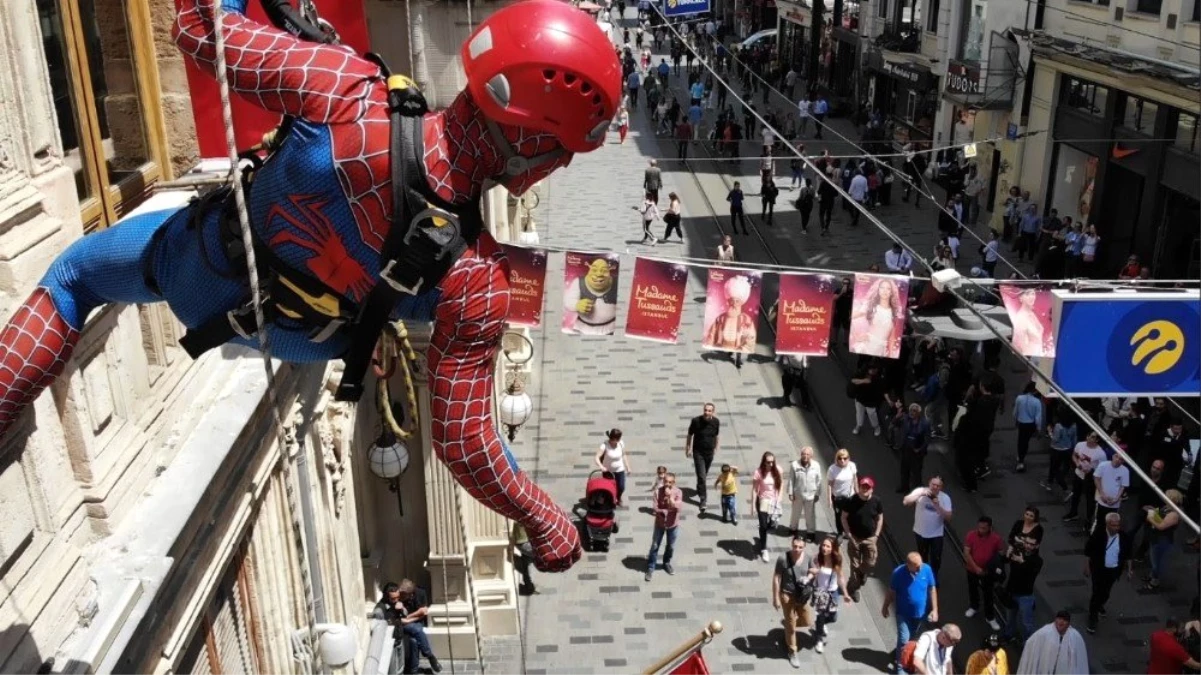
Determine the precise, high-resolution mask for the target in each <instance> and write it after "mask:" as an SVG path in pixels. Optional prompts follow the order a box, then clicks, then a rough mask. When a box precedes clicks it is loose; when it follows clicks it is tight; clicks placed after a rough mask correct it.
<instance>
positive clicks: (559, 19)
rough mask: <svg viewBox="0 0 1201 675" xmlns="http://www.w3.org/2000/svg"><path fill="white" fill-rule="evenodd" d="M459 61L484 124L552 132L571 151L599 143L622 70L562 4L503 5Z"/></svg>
mask: <svg viewBox="0 0 1201 675" xmlns="http://www.w3.org/2000/svg"><path fill="white" fill-rule="evenodd" d="M462 57H463V69H464V70H465V71H466V72H467V88H468V90H470V92H471V97H472V99H473V100H474V101H475V103H476V105H478V106H479V107H480V109H481V110H482V111H483V112H484V115H485V116H486V117H487V118H488V119H491V120H493V121H495V122H499V123H501V124H507V125H512V126H519V127H523V128H525V129H529V130H531V131H537V132H543V133H548V134H552V135H554V136H555V137H556V138H557V139H559V142H560V143H561V144H562V145H563V147H564V148H566V149H567V150H568V151H570V152H589V151H591V150H595V149H596V148H598V147H600V145H601V144H602V143H603V142H604V140H605V132H606V131H607V130H608V126H609V121H610V120H612V119H613V116H614V115H615V114H616V112H617V106H618V105H619V103H620V102H621V65H620V64H619V63H618V62H617V55H616V54H615V53H614V51H613V43H612V42H611V41H610V40H609V37H608V36H607V35H605V33H604V31H602V30H601V29H600V27H599V26H597V25H596V22H595V21H593V19H592V18H591V17H590V16H588V14H587V13H585V12H584V11H582V10H579V9H576V8H575V7H573V6H571V5H570V4H568V3H567V2H564V1H563V0H525V1H524V2H518V3H515V4H512V5H509V6H508V7H505V8H504V9H501V10H500V11H498V12H496V13H494V14H492V15H491V16H489V17H488V18H487V19H485V20H484V22H483V23H481V24H480V26H479V28H477V29H476V31H475V32H474V33H472V35H471V37H470V38H469V39H468V40H467V42H465V43H463V51H462Z"/></svg>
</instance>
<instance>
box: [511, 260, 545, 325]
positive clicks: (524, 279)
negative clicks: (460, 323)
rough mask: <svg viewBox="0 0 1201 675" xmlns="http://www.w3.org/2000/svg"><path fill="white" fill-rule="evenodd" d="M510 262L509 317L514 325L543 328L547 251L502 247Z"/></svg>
mask: <svg viewBox="0 0 1201 675" xmlns="http://www.w3.org/2000/svg"><path fill="white" fill-rule="evenodd" d="M501 247H502V248H503V249H504V250H505V257H506V258H508V259H509V317H508V318H507V319H506V321H508V322H509V323H511V324H513V325H514V326H529V327H530V328H537V327H538V326H541V325H542V296H543V294H544V293H545V292H546V249H541V248H522V247H520V246H509V245H508V244H501Z"/></svg>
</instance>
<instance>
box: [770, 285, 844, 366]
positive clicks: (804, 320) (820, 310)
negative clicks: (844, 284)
mask: <svg viewBox="0 0 1201 675" xmlns="http://www.w3.org/2000/svg"><path fill="white" fill-rule="evenodd" d="M838 288H839V282H838V280H837V279H836V278H834V277H833V276H831V275H828V274H781V275H780V299H779V301H778V304H777V305H776V354H788V355H792V356H826V355H827V354H828V353H829V351H830V326H831V325H832V324H833V321H832V319H833V315H834V294H835V293H836V292H837V291H838Z"/></svg>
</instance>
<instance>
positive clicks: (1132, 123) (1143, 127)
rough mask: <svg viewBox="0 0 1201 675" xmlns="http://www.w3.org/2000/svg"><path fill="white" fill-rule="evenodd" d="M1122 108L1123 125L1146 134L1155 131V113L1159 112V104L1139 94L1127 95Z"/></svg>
mask: <svg viewBox="0 0 1201 675" xmlns="http://www.w3.org/2000/svg"><path fill="white" fill-rule="evenodd" d="M1122 108H1123V115H1122V126H1124V127H1126V128H1127V129H1134V130H1135V131H1137V132H1140V133H1144V134H1153V133H1155V115H1156V114H1157V113H1158V112H1159V106H1157V105H1155V104H1154V103H1152V102H1151V101H1148V100H1146V99H1142V98H1138V97H1137V96H1127V97H1126V104H1125V105H1124V106H1122Z"/></svg>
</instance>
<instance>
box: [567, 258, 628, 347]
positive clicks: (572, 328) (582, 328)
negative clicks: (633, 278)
mask: <svg viewBox="0 0 1201 675" xmlns="http://www.w3.org/2000/svg"><path fill="white" fill-rule="evenodd" d="M563 262H564V265H563V324H562V329H563V332H564V333H568V334H570V335H612V334H613V333H614V331H616V329H617V274H618V272H619V271H620V268H621V255H619V254H617V253H586V252H581V251H568V252H567V253H566V254H564V258H563Z"/></svg>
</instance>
